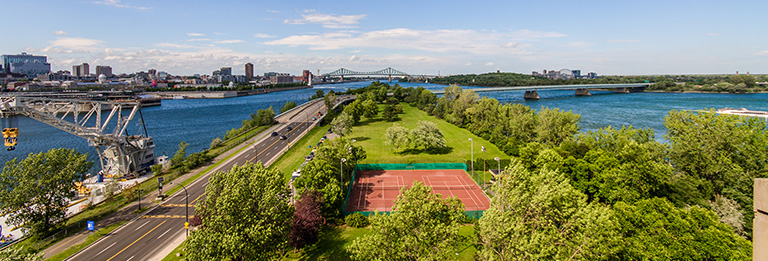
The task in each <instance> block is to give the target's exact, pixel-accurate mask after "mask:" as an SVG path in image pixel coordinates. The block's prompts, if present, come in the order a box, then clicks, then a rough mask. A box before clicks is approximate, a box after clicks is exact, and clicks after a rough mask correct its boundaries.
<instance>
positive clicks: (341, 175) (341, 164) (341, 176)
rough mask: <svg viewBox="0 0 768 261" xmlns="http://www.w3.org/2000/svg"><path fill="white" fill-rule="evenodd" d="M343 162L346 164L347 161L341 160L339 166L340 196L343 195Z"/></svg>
mask: <svg viewBox="0 0 768 261" xmlns="http://www.w3.org/2000/svg"><path fill="white" fill-rule="evenodd" d="M344 162H347V159H345V158H341V163H340V164H339V168H340V169H339V178H341V179H340V180H339V181H340V183H341V194H342V195H344Z"/></svg>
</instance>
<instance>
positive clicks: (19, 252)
mask: <svg viewBox="0 0 768 261" xmlns="http://www.w3.org/2000/svg"><path fill="white" fill-rule="evenodd" d="M42 260H43V255H42V254H35V253H33V252H31V251H25V250H24V249H23V248H21V247H6V248H5V249H3V250H0V261H42Z"/></svg>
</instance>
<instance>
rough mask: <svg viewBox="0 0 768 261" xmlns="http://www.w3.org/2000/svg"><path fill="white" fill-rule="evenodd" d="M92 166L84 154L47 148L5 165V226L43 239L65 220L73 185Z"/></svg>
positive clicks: (1, 192)
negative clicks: (47, 149)
mask: <svg viewBox="0 0 768 261" xmlns="http://www.w3.org/2000/svg"><path fill="white" fill-rule="evenodd" d="M91 166H93V162H90V161H88V154H80V153H77V152H75V150H68V149H51V150H49V151H47V152H40V153H30V154H29V155H28V156H27V158H25V159H23V160H21V161H19V160H17V159H15V158H14V159H12V160H10V161H8V162H6V163H5V167H3V172H2V173H0V188H3V189H0V202H1V203H0V212H2V213H9V214H7V215H6V217H7V221H6V222H7V224H8V225H11V226H24V227H26V228H29V229H30V231H31V232H32V234H34V235H36V236H45V235H47V234H48V233H50V232H52V231H53V230H55V229H56V228H57V227H58V226H59V225H60V224H62V222H64V221H66V219H65V217H66V211H67V209H66V206H67V205H68V204H69V199H73V198H75V196H77V192H76V191H75V182H76V181H80V180H83V179H84V178H85V177H86V172H87V171H88V169H90V168H91Z"/></svg>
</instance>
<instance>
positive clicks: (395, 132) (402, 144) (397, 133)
mask: <svg viewBox="0 0 768 261" xmlns="http://www.w3.org/2000/svg"><path fill="white" fill-rule="evenodd" d="M386 137H387V139H386V140H385V141H384V144H385V145H389V146H391V147H392V148H394V149H395V151H400V149H401V148H408V143H409V141H408V140H409V139H408V129H406V128H405V127H403V126H400V125H398V124H397V123H395V124H393V125H392V127H389V128H387V133H386Z"/></svg>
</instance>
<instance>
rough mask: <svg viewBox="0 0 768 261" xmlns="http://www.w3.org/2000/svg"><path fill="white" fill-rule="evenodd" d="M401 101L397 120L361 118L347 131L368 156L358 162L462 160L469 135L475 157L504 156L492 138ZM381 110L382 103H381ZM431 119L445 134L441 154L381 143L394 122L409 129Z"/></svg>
mask: <svg viewBox="0 0 768 261" xmlns="http://www.w3.org/2000/svg"><path fill="white" fill-rule="evenodd" d="M401 105H403V112H404V113H403V114H400V115H398V116H399V117H400V120H399V121H395V122H388V121H385V120H383V119H382V118H380V117H379V118H374V119H372V120H371V119H364V120H361V121H360V123H358V124H356V125H355V126H354V127H352V133H351V134H350V135H349V136H350V137H351V138H352V139H355V140H357V141H356V142H355V144H356V145H360V146H363V148H364V149H365V152H366V153H367V154H368V157H367V158H366V159H365V160H363V162H361V163H434V162H464V161H465V160H469V159H470V158H471V156H470V154H471V149H472V148H471V145H472V144H471V143H470V141H469V138H472V140H474V153H475V158H481V157H486V158H493V157H497V156H498V157H507V156H506V155H504V152H502V151H501V150H499V148H497V147H496V145H493V144H491V142H489V141H486V140H484V139H483V138H480V137H478V136H477V135H475V134H472V133H471V132H469V131H468V130H465V129H462V128H459V127H456V126H454V125H453V124H450V123H448V122H446V121H444V120H441V119H437V118H435V117H433V116H430V115H428V114H427V113H426V112H424V111H422V110H419V109H418V108H414V107H411V106H409V105H408V104H406V103H402V104H401ZM381 108H382V109H381V110H382V111H383V106H381ZM420 120H422V121H431V122H433V123H435V124H437V127H438V128H439V129H440V131H442V132H443V135H444V136H445V141H446V143H447V144H448V147H450V149H449V150H448V151H447V152H446V153H443V154H430V153H427V152H423V151H417V152H411V151H407V152H403V153H395V152H393V151H392V150H391V149H390V147H389V146H387V145H385V144H384V141H385V140H386V136H385V133H386V132H387V128H389V127H392V124H393V123H397V124H399V125H400V126H403V127H405V128H408V129H413V128H416V124H417V122H419V121H420ZM481 146H485V149H486V151H485V153H483V152H482V151H481V149H480V148H481Z"/></svg>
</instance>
